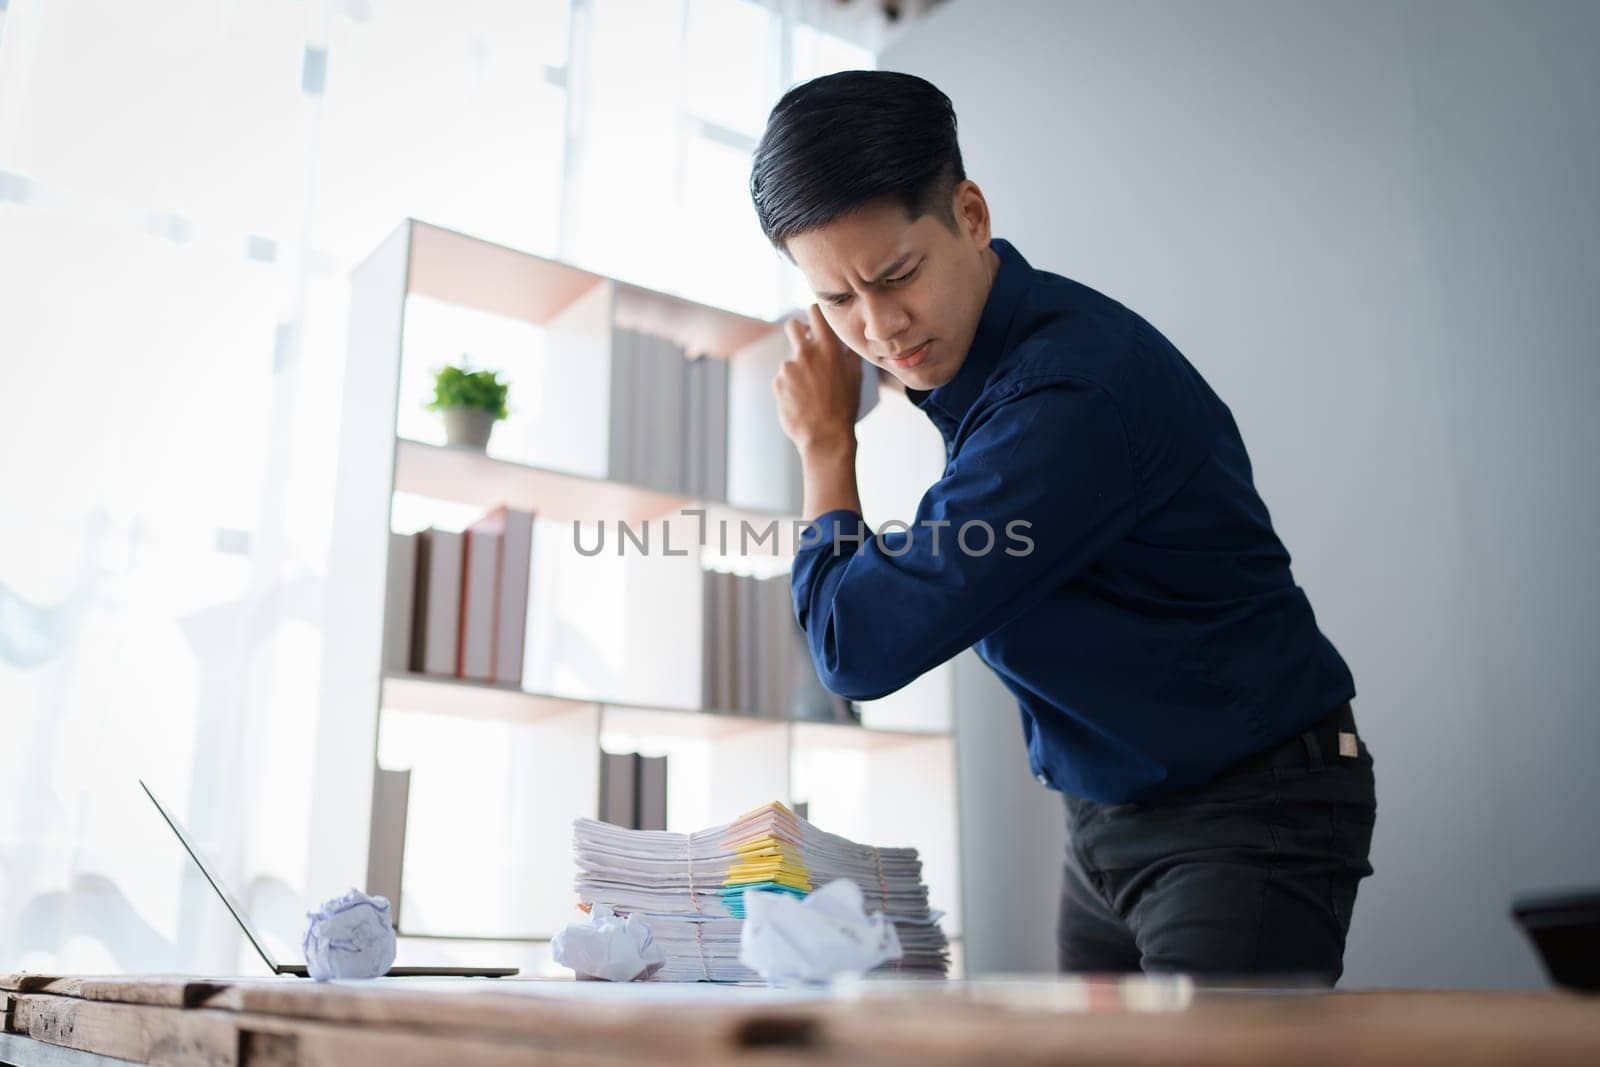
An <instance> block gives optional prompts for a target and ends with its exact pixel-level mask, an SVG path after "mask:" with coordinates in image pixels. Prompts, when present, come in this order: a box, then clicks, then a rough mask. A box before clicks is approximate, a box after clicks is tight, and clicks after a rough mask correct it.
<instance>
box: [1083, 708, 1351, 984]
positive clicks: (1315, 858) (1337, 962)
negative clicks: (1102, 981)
mask: <svg viewBox="0 0 1600 1067" xmlns="http://www.w3.org/2000/svg"><path fill="white" fill-rule="evenodd" d="M1341 733H1345V734H1353V733H1355V720H1354V718H1353V717H1352V715H1351V712H1350V706H1349V705H1348V704H1346V705H1344V706H1343V707H1341V708H1340V709H1339V710H1338V711H1336V712H1334V713H1333V714H1332V715H1330V716H1328V717H1327V718H1325V719H1323V720H1322V721H1321V722H1319V723H1317V724H1315V725H1314V726H1313V727H1312V728H1311V729H1309V730H1307V731H1306V732H1305V733H1304V734H1301V735H1300V736H1298V737H1295V738H1292V739H1291V740H1290V741H1288V742H1286V743H1284V744H1282V745H1279V746H1278V747H1276V748H1273V749H1269V750H1267V751H1266V752H1262V753H1259V754H1257V755H1255V756H1252V757H1250V758H1249V759H1248V760H1246V761H1244V762H1243V763H1242V764H1240V765H1238V766H1237V767H1235V768H1233V769H1231V770H1229V771H1226V772H1224V773H1223V774H1222V775H1221V776H1220V777H1218V778H1216V779H1214V780H1213V781H1211V782H1208V783H1206V784H1205V785H1203V786H1196V787H1192V788H1188V789H1184V790H1181V791H1179V792H1175V793H1172V794H1168V795H1165V796H1162V797H1160V798H1159V799H1155V800H1152V801H1149V802H1144V803H1134V804H1114V805H1106V804H1096V803H1094V802H1093V801H1089V800H1082V799H1079V798H1076V797H1070V796H1069V797H1067V798H1066V807H1067V835H1068V837H1067V860H1066V870H1065V876H1064V879H1063V882H1062V890H1061V915H1060V922H1059V926H1058V928H1057V933H1056V943H1057V947H1058V949H1059V958H1060V964H1061V969H1062V970H1063V971H1079V972H1084V971H1099V972H1125V971H1138V970H1144V971H1149V972H1171V971H1184V972H1188V973H1191V974H1197V975H1209V976H1212V977H1216V978H1224V977H1240V978H1257V977H1262V976H1271V975H1279V976H1296V977H1301V978H1311V979H1312V980H1314V981H1319V982H1324V983H1326V984H1328V985H1332V984H1334V983H1335V982H1337V981H1338V980H1339V976H1340V975H1341V974H1342V973H1343V972H1344V942H1345V934H1346V933H1347V932H1348V931H1349V929H1350V913H1351V909H1352V908H1353V907H1354V905H1355V899H1356V884H1357V883H1358V882H1359V881H1360V880H1361V879H1362V878H1364V877H1366V876H1367V875H1369V874H1371V873H1372V867H1371V865H1370V864H1369V863H1368V861H1367V853H1368V850H1369V849H1370V847H1371V844H1372V824H1373V816H1374V813H1375V811H1376V808H1377V804H1376V801H1375V798H1374V794H1373V777H1372V754H1371V753H1370V752H1368V751H1367V746H1366V743H1365V742H1363V741H1360V740H1359V739H1357V740H1355V743H1354V746H1353V747H1354V749H1355V751H1356V755H1354V756H1353V757H1352V756H1350V755H1348V753H1349V752H1350V751H1351V749H1352V745H1351V739H1350V738H1348V737H1345V738H1344V739H1343V741H1342V747H1343V749H1344V752H1345V753H1346V754H1345V755H1341V754H1340V748H1341V739H1340V734H1341Z"/></svg>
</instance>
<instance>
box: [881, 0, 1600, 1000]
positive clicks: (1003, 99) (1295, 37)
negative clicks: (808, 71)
mask: <svg viewBox="0 0 1600 1067" xmlns="http://www.w3.org/2000/svg"><path fill="white" fill-rule="evenodd" d="M979 42H981V46H980V45H979ZM1597 53H1600V5H1594V4H1585V3H1569V4H1553V3H1519V4H1479V3H1457V2H1435V3H1408V4H1368V3H1338V4H1328V3H1286V2H1280V3H1241V2H1217V0H1207V2H1205V3H1191V2H1181V0H1180V2H1170V3H1122V2H1105V3H1087V2H1071V3H1069V2H1042V3H1020V2H1013V3H974V2H972V0H954V2H952V3H949V4H947V5H945V6H943V7H941V8H939V9H937V10H936V11H934V12H933V13H932V14H931V15H929V16H927V17H926V18H925V19H923V20H922V21H920V22H919V23H917V24H916V25H914V26H912V27H911V28H910V30H909V31H908V32H907V35H906V36H905V37H904V38H902V39H901V40H900V41H899V42H898V43H897V44H896V46H895V47H893V48H892V49H891V50H890V51H889V52H888V53H887V54H886V55H885V56H884V57H883V59H882V64H881V65H882V66H883V67H884V68H886V69H896V70H906V71H911V72H914V73H917V74H921V75H923V76H924V77H927V78H929V79H930V80H932V81H933V82H934V83H935V84H937V85H939V86H940V87H941V88H942V89H944V90H945V91H946V92H947V93H949V94H950V96H951V97H952V99H953V100H954V101H955V104H956V109H957V114H958V116H959V117H960V121H961V131H962V136H961V140H962V145H963V149H964V152H965V155H966V161H967V168H968V172H969V175H970V176H971V177H973V178H974V179H975V180H976V181H977V182H978V183H979V184H980V186H981V187H982V188H983V189H984V191H985V193H986V194H987V195H988V197H989V202H990V205H991V207H992V209H993V211H994V215H995V220H996V233H997V234H998V235H1000V236H1004V237H1007V238H1010V239H1011V240H1012V241H1014V242H1015V243H1016V245H1017V247H1018V248H1019V250H1020V251H1021V252H1022V253H1023V255H1024V256H1026V257H1028V258H1029V259H1030V260H1031V261H1032V262H1033V263H1034V265H1035V266H1039V267H1042V268H1045V269H1048V270H1053V271H1056V272H1058V273H1062V274H1066V275H1068V276H1071V277H1074V278H1077V279H1078V280H1080V281H1083V282H1085V283H1087V284H1089V285H1092V286H1094V287H1096V288H1099V289H1101V290H1103V291H1105V292H1108V293H1110V294H1111V295H1112V296H1114V297H1116V298H1117V299H1119V300H1121V301H1122V302H1124V303H1126V304H1128V305H1129V306H1130V307H1132V308H1134V309H1135V310H1137V311H1139V312H1140V313H1141V314H1143V315H1145V317H1147V318H1149V319H1150V320H1151V321H1152V322H1154V323H1155V324H1156V326H1157V327H1159V328H1160V329H1162V330H1163V331H1164V332H1165V333H1166V334H1167V335H1168V336H1169V337H1170V338H1171V339H1172V340H1173V341H1174V342H1175V343H1176V344H1177V345H1178V346H1179V348H1181V349H1182V350H1183V351H1184V352H1185V353H1186V354H1187V355H1188V356H1189V358H1190V359H1191V360H1192V361H1193V362H1194V363H1195V364H1196V365H1197V366H1198V367H1199V368H1200V369H1201V370H1202V372H1203V373H1204V374H1205V375H1206V376H1207V378H1208V379H1209V380H1210V381H1211V383H1212V384H1213V385H1214V386H1215V387H1216V388H1217V390H1218V392H1219V393H1220V394H1221V395H1222V397H1223V398H1224V399H1225V400H1226V401H1227V402H1228V403H1229V404H1230V406H1231V407H1232V408H1233V411H1234V413H1235V415H1236V416H1237V418H1238V420H1239V423H1240V425H1241V427H1242V429H1243V431H1244V436H1245V442H1246V444H1247V445H1248V446H1249V447H1250V451H1251V455H1252V457H1253V459H1254V461H1255V467H1256V477H1257V483H1258V485H1259V487H1260V489H1261V491H1262V494H1263V495H1264V497H1265V499H1266V501H1267V503H1268V505H1269V506H1270V507H1271V509H1272V514H1273V518H1274V520H1275V522H1276V524H1277V526H1278V529H1279V531H1280V533H1281V534H1282V535H1283V537H1284V540H1285V542H1286V543H1287V544H1288V546H1289V548H1290V550H1291V552H1293V553H1294V557H1295V573H1296V576H1297V578H1298V579H1299V581H1300V583H1301V584H1302V585H1303V586H1304V587H1305V588H1306V589H1307V591H1308V592H1309V594H1310V596H1311V600H1312V603H1313V605H1314V606H1315V607H1316V610H1317V613H1318V617H1319V619H1320V620H1321V622H1322V625H1323V628H1324V629H1325V631H1326V632H1327V633H1328V634H1329V636H1330V637H1331V638H1332V639H1333V641H1334V642H1335V644H1337V645H1338V647H1339V648H1340V650H1341V651H1342V652H1343V653H1344V655H1345V657H1346V658H1347V659H1348V660H1349V662H1350V664H1351V667H1352V669H1353V670H1354V672H1355V677H1356V685H1357V688H1358V691H1359V693H1358V697H1357V701H1356V709H1357V712H1356V713H1357V717H1358V719H1359V721H1360V723H1361V726H1362V729H1363V732H1364V733H1365V734H1366V735H1367V737H1368V738H1369V740H1370V743H1371V747H1372V749H1373V752H1374V756H1375V759H1376V764H1377V773H1378V776H1379V777H1378V797H1379V818H1378V834H1377V840H1376V843H1375V847H1374V856H1373V863H1374V865H1375V867H1376V868H1377V874H1376V876H1375V877H1374V878H1373V879H1371V880H1369V881H1368V882H1367V883H1366V884H1365V886H1364V887H1363V889H1362V893H1361V897H1360V899H1359V901H1358V904H1357V909H1356V918H1355V924H1354V928H1353V930H1352V932H1351V941H1350V947H1349V953H1348V957H1347V970H1346V976H1347V982H1346V984H1347V985H1373V984H1400V985H1412V984H1430V985H1447V986H1457V985H1461V986H1471V985H1490V986H1500V985H1527V984H1537V983H1539V982H1541V981H1542V977H1541V975H1540V972H1539V970H1538V968H1537V964H1536V962H1535V960H1534V957H1533V956H1532V955H1531V953H1530V951H1529V950H1528V949H1527V948H1526V947H1525V946H1524V944H1523V943H1522V941H1521V939H1520V935H1518V934H1517V933H1516V931H1515V929H1514V927H1513V926H1512V924H1511V923H1510V922H1509V920H1508V918H1507V903H1508V901H1509V899H1510V897H1511V896H1512V894H1513V893H1515V892H1516V891H1518V890H1521V889H1527V888H1537V887H1549V886H1560V885H1571V884H1581V883H1589V884H1596V883H1600V830H1597V826H1600V817H1597V814H1596V813H1597V812H1600V706H1597V704H1600V701H1597V699H1596V694H1597V693H1600V665H1597V664H1600V654H1597V653H1600V596H1597V593H1600V581H1597V574H1600V568H1597V566H1596V562H1595V557H1594V555H1593V554H1592V553H1591V551H1590V548H1591V545H1592V543H1593V539H1594V531H1595V530H1596V529H1597V528H1600V494H1597V492H1596V490H1597V486H1600V476H1597V472H1596V466H1597V460H1600V416H1597V415H1596V412H1595V405H1596V402H1597V401H1600V351H1597V349H1600V341H1597V337H1600V299H1597V298H1600V266H1597V257H1596V249H1597V248H1600V208H1597V202H1600V198H1597V196H1596V193H1597V191H1600V124H1597V122H1596V119H1595V116H1596V115H1597V114H1600V76H1597V74H1596V70H1597V69H1600V65H1597V64H1596V63H1595V62H1594V57H1595V55H1596V54H1597ZM995 704H996V706H993V707H969V708H965V709H963V729H964V730H968V731H970V729H971V727H972V724H973V722H974V721H977V717H980V716H987V717H989V719H991V720H992V721H993V722H994V723H995V724H996V725H995V728H996V729H998V730H1001V731H1003V732H1005V734H1006V736H1007V738H1008V739H1009V738H1010V736H1011V734H1013V733H1015V732H1016V729H1015V724H1014V723H1013V722H1012V720H1011V716H1013V715H1014V712H1013V711H1011V709H1009V708H1006V707H1003V706H1000V705H1002V704H1003V701H1000V700H998V699H997V700H996V701H995ZM1007 712H1009V714H1005V713H1007ZM965 737H966V735H965V734H963V740H964V741H965ZM994 766H996V767H999V766H1001V765H1000V764H998V763H997V764H994ZM993 773H995V774H996V775H999V774H1001V773H1002V772H1001V771H998V770H995V771H994V772H993ZM1003 773H1004V774H1006V775H1011V774H1013V773H1016V774H1022V773H1025V769H1024V767H1023V764H1022V762H1021V760H1020V759H1019V760H1018V761H1016V763H1015V768H1014V769H1012V768H1008V769H1007V770H1005V771H1004V772H1003ZM975 788H978V789H981V788H983V787H982V786H980V785H976V784H975V783H974V782H972V781H969V780H968V778H967V777H963V780H962V790H963V796H964V797H969V796H971V795H972V791H973V790H974V789H975ZM993 788H994V789H996V790H1004V791H1013V792H1014V791H1017V790H1020V789H1022V787H1021V786H1018V785H1017V784H1016V782H1015V781H1014V780H1008V781H1003V782H1002V781H1000V780H999V779H998V778H997V779H996V780H995V782H994V783H993ZM973 832H974V831H973V830H972V829H970V828H968V830H967V833H968V835H969V836H968V837H967V840H968V842H969V846H970V843H971V842H972V841H973V840H974V837H973V836H971V835H972V834H973ZM1016 844H1017V847H1016V848H1015V849H1014V850H1013V851H1014V854H1015V858H1016V861H1017V862H1018V863H1020V864H1025V865H1026V864H1032V866H1033V867H1034V868H1037V860H1036V859H1031V858H1030V857H1029V856H1028V853H1029V851H1030V849H1029V848H1028V843H1027V842H1026V841H1018V842H1017V843H1016ZM1021 869H1023V868H1019V870H1021ZM1004 876H1005V875H1004V872H1003V871H996V872H995V874H994V876H993V877H994V878H995V879H996V880H995V881H994V882H992V883H990V885H988V886H986V885H984V884H982V883H978V882H969V884H968V886H967V892H968V899H969V901H971V902H973V906H972V907H969V913H970V912H971V911H973V910H974V908H975V907H976V902H977V901H979V900H982V899H984V897H985V896H986V890H987V889H990V888H993V889H994V890H995V891H996V892H998V889H999V884H1000V883H999V881H998V880H999V879H1000V878H1002V877H1004ZM1050 876H1051V877H1052V878H1054V877H1055V874H1054V870H1053V868H1052V869H1051V872H1050ZM991 899H999V900H1004V899H1005V898H1004V897H1003V896H998V897H991ZM1032 911H1033V912H1036V911H1037V908H1036V907H1035V908H1034V909H1032ZM1037 919H1038V916H1037V915H1036V914H1033V913H1031V912H1030V913H1027V914H1016V915H1015V918H1014V920H1013V921H1012V925H1013V926H1016V927H1018V928H1020V926H1021V924H1024V923H1030V922H1034V921H1036V920H1037ZM968 921H969V926H970V927H971V929H972V930H973V932H974V944H973V945H972V946H971V951H972V952H973V954H974V955H976V954H977V952H978V948H979V946H978V944H977V931H978V929H979V926H978V924H977V923H976V922H975V921H974V920H973V919H972V918H970V917H969V920H968ZM997 943H998V942H997ZM1017 958H1018V959H1019V960H1020V959H1021V957H1020V956H1019V957H1017ZM1003 962H1004V961H1001V962H1000V963H999V964H997V966H1003Z"/></svg>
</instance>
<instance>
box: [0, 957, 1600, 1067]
mask: <svg viewBox="0 0 1600 1067" xmlns="http://www.w3.org/2000/svg"><path fill="white" fill-rule="evenodd" d="M0 1010H3V1012H4V1015H3V1018H4V1026H3V1027H0V1031H3V1032H4V1033H5V1034H6V1035H13V1036H8V1037H6V1038H4V1039H0V1040H3V1041H4V1042H8V1043H3V1044H0V1062H3V1061H4V1059H5V1057H6V1056H10V1057H12V1058H13V1059H21V1062H24V1063H27V1062H30V1059H27V1058H23V1054H24V1053H28V1054H30V1055H32V1056H33V1060H32V1061H36V1062H42V1063H59V1064H62V1065H63V1067H71V1065H72V1064H87V1063H95V1062H103V1061H97V1060H94V1059H93V1058H92V1057H87V1056H82V1055H74V1054H72V1053H68V1052H66V1051H64V1050H67V1049H75V1050H81V1051H82V1052H87V1053H93V1054H97V1055H98V1056H102V1057H114V1058H119V1059H123V1060H132V1061H134V1062H141V1063H143V1062H148V1063H159V1064H219V1065H233V1064H273V1065H292V1064H305V1065H312V1064H315V1065H328V1067H333V1065H338V1067H347V1065H348V1067H363V1065H367V1064H381V1065H382V1067H412V1065H418V1067H420V1065H425V1064H427V1065H432V1064H450V1065H452V1067H480V1065H493V1067H500V1065H511V1064H518V1065H521V1064H529V1063H549V1064H560V1065H567V1067H580V1065H581V1067H606V1065H621V1064H628V1065H634V1064H640V1063H696V1064H702V1063H703V1064H718V1065H721V1064H757V1063H759V1064H765V1065H801V1064H822V1063H829V1064H884V1065H892V1064H909V1063H913V1062H914V1063H919V1064H957V1063H982V1064H985V1065H986V1067H1001V1065H1010V1064H1036V1063H1037V1064H1044V1063H1062V1064H1075V1063H1082V1064H1096V1065H1106V1064H1123V1063H1141V1064H1146V1063H1166V1062H1174V1063H1176V1062H1182V1063H1196V1064H1274V1065H1276V1064H1330V1065H1338V1067H1350V1065H1352V1064H1356V1063H1375V1062H1387V1063H1405V1064H1419V1063H1438V1064H1452V1065H1454V1064H1480V1063H1482V1064H1488V1063H1508V1062H1516V1063H1522V1064H1535V1063H1537V1064H1555V1063H1574V1064H1577V1063H1585V1064H1593V1063H1597V1062H1600V998H1594V997H1588V998H1585V997H1579V996H1576V995H1569V994H1564V993H1555V992H1549V993H1490V992H1484V993H1475V992H1474V993H1467V992H1449V993H1446V992H1376V993H1331V994H1330V993H1288V994H1267V993H1259V992H1256V993H1242V992H1211V991H1198V992H1197V991H1196V990H1195V989H1194V988H1193V986H1192V985H1190V984H1189V983H1187V982H1185V981H1182V980H1164V981H1154V980H1144V979H1061V980H1049V979H1040V980H1029V981H1020V980H1013V981H990V980H980V981H970V982H921V983H915V982H911V983H908V982H893V983H877V982H870V983H862V984H860V985H858V986H857V987H855V989H854V990H844V991H841V992H834V993H826V992H823V993H807V992H788V991H782V990H767V989H741V988H730V987H717V986H663V985H653V984H636V985H630V986H611V985H606V984H604V983H575V982H552V981H538V980H517V979H502V980H499V981H496V980H489V979H460V980H449V981H436V980H432V981H430V980H422V981H413V980H410V979H382V980H379V981H377V982H365V983H335V984H321V985H319V984H316V983H313V982H310V981H307V980H305V979H226V978H224V979H199V978H184V977H122V978H52V977H48V976H42V975H0ZM35 1042H38V1043H41V1044H35ZM51 1057H54V1058H51Z"/></svg>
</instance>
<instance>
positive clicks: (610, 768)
mask: <svg viewBox="0 0 1600 1067" xmlns="http://www.w3.org/2000/svg"><path fill="white" fill-rule="evenodd" d="M638 763H639V756H638V754H637V753H634V752H607V751H605V750H604V749H602V750H601V752H600V821H601V822H608V823H610V824H611V825H612V826H621V827H623V828H625V829H629V830H631V829H633V828H634V821H635V819H636V818H637V816H638V803H639V767H638Z"/></svg>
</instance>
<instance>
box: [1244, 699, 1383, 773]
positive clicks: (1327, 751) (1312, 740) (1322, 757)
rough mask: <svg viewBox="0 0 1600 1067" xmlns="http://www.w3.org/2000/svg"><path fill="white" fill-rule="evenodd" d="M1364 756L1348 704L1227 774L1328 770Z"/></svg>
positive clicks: (1245, 759)
mask: <svg viewBox="0 0 1600 1067" xmlns="http://www.w3.org/2000/svg"><path fill="white" fill-rule="evenodd" d="M1360 754H1361V742H1360V740H1359V738H1358V735H1357V734H1356V717H1355V712H1354V711H1352V710H1351V708H1350V702H1349V701H1348V700H1347V701H1345V702H1344V703H1343V704H1340V705H1339V706H1338V707H1337V708H1335V709H1334V710H1333V711H1331V712H1329V713H1328V714H1327V715H1324V716H1323V717H1322V718H1320V719H1318V720H1317V721H1316V722H1314V723H1312V724H1311V725H1310V726H1308V727H1306V728H1305V729H1304V730H1302V731H1301V732H1300V733H1298V734H1296V735H1295V736H1294V737H1291V738H1289V740H1287V741H1284V742H1282V743H1281V744H1277V745H1274V746H1272V747H1271V748H1268V749H1263V750H1262V751H1260V752H1257V753H1255V754H1254V755H1251V756H1246V757H1245V758H1244V759H1242V760H1240V761H1239V762H1238V763H1236V764H1234V765H1233V766H1231V767H1229V768H1228V769H1227V770H1226V771H1224V772H1223V773H1224V774H1249V773H1251V772H1253V771H1264V770H1271V769H1272V768H1274V767H1326V766H1329V765H1332V764H1337V763H1339V762H1340V761H1341V760H1346V759H1355V758H1357V757H1358V756H1360Z"/></svg>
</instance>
